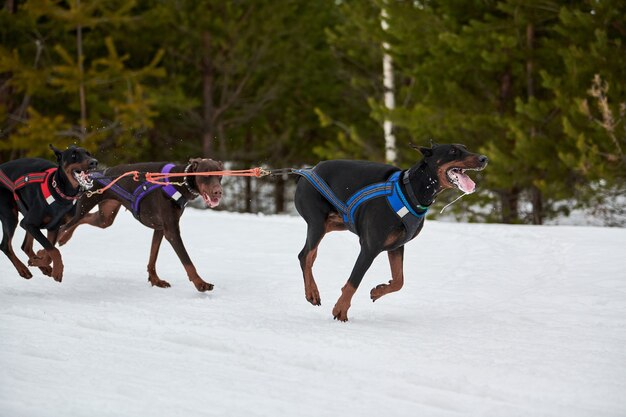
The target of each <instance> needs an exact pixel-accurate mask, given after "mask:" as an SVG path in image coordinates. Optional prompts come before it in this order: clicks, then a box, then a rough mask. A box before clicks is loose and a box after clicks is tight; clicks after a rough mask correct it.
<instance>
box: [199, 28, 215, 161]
mask: <svg viewBox="0 0 626 417" xmlns="http://www.w3.org/2000/svg"><path fill="white" fill-rule="evenodd" d="M201 72H202V155H203V156H204V157H207V158H208V157H210V156H212V154H213V149H214V144H213V142H214V140H215V126H214V120H213V118H214V116H215V105H214V103H213V89H214V74H213V65H211V35H210V34H209V32H203V33H202V64H201Z"/></svg>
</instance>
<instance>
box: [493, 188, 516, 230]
mask: <svg viewBox="0 0 626 417" xmlns="http://www.w3.org/2000/svg"><path fill="white" fill-rule="evenodd" d="M498 194H499V195H500V201H501V204H502V223H508V224H513V223H517V222H518V221H519V210H518V207H519V189H518V188H517V187H513V188H511V189H508V190H503V191H499V192H498Z"/></svg>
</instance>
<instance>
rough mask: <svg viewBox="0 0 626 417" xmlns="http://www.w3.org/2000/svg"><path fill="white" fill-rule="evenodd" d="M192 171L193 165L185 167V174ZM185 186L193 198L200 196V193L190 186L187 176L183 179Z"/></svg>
mask: <svg viewBox="0 0 626 417" xmlns="http://www.w3.org/2000/svg"><path fill="white" fill-rule="evenodd" d="M190 169H191V164H187V166H186V167H185V174H188V173H189V170H190ZM183 185H184V186H185V188H186V189H187V191H189V192H190V193H191V195H192V196H194V197H198V196H199V195H200V193H199V192H197V191H195V190H194V189H193V188H191V186H190V185H189V181H188V178H187V176H186V175H185V176H184V177H183Z"/></svg>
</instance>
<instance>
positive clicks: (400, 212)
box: [396, 206, 409, 217]
mask: <svg viewBox="0 0 626 417" xmlns="http://www.w3.org/2000/svg"><path fill="white" fill-rule="evenodd" d="M408 213H409V209H408V208H406V207H404V206H402V208H401V209H400V210H398V211H396V214H397V215H398V216H400V217H404V216H406V215H407V214H408Z"/></svg>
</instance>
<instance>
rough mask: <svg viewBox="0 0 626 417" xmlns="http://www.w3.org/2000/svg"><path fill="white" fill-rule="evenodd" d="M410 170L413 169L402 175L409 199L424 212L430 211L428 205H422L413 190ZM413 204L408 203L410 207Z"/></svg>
mask: <svg viewBox="0 0 626 417" xmlns="http://www.w3.org/2000/svg"><path fill="white" fill-rule="evenodd" d="M410 172H411V170H410V169H407V170H406V171H404V174H403V175H402V183H403V184H404V189H405V190H406V192H407V194H408V195H409V200H410V201H411V205H412V206H413V207H415V208H417V209H418V210H424V212H426V211H428V206H422V205H421V204H420V202H419V201H418V200H417V197H415V193H414V192H413V187H411V184H410V181H409V173H410ZM411 205H408V207H410V206H411Z"/></svg>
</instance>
